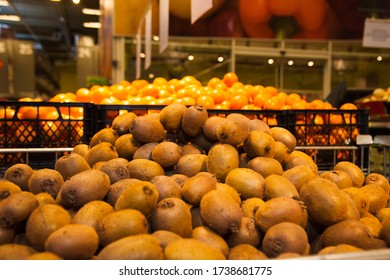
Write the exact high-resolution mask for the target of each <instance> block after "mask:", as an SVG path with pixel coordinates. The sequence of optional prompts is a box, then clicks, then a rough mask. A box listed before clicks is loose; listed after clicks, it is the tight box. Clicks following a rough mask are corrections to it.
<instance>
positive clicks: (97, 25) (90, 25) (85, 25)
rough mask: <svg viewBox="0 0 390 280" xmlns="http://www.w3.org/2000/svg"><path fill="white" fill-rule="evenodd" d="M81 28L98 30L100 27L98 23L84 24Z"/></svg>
mask: <svg viewBox="0 0 390 280" xmlns="http://www.w3.org/2000/svg"><path fill="white" fill-rule="evenodd" d="M83 26H84V27H85V28H100V27H101V26H102V25H101V23H100V22H84V23H83Z"/></svg>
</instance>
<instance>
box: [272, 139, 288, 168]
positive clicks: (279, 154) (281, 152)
mask: <svg viewBox="0 0 390 280" xmlns="http://www.w3.org/2000/svg"><path fill="white" fill-rule="evenodd" d="M290 157H291V151H290V150H289V149H288V148H287V146H286V145H285V144H284V143H283V142H280V141H275V155H274V159H276V160H277V161H279V163H280V164H281V165H282V166H284V165H285V164H286V163H287V162H288V161H289V159H290Z"/></svg>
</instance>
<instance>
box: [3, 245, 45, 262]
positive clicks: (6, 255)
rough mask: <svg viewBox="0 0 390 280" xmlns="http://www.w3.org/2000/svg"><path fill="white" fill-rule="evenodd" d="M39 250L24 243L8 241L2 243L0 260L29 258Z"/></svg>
mask: <svg viewBox="0 0 390 280" xmlns="http://www.w3.org/2000/svg"><path fill="white" fill-rule="evenodd" d="M35 253H37V251H36V250H35V249H34V248H32V247H30V246H28V245H23V244H15V243H8V244H3V245H0V260H27V259H28V258H29V257H30V256H31V255H33V254H35Z"/></svg>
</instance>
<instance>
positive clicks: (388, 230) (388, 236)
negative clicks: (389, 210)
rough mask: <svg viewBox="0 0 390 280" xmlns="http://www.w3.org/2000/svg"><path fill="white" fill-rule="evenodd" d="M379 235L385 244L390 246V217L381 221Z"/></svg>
mask: <svg viewBox="0 0 390 280" xmlns="http://www.w3.org/2000/svg"><path fill="white" fill-rule="evenodd" d="M379 237H380V238H381V239H382V240H384V241H385V242H386V244H387V246H388V247H389V246H390V219H389V218H387V219H386V220H384V221H383V222H382V228H381V231H380V233H379Z"/></svg>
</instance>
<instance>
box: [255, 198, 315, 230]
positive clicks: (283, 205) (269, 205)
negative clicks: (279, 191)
mask: <svg viewBox="0 0 390 280" xmlns="http://www.w3.org/2000/svg"><path fill="white" fill-rule="evenodd" d="M307 219H308V215H307V211H306V208H305V207H304V205H303V203H302V202H300V201H298V200H296V199H293V198H291V197H283V196H280V197H275V198H271V199H270V200H267V201H266V202H265V203H264V204H263V205H262V206H260V207H259V208H258V209H257V211H256V213H255V222H256V225H257V227H258V228H259V229H261V230H262V231H263V232H266V231H267V230H268V229H269V228H270V227H272V226H273V225H275V224H277V223H281V222H291V223H295V224H297V225H300V226H301V227H302V228H306V225H307Z"/></svg>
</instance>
